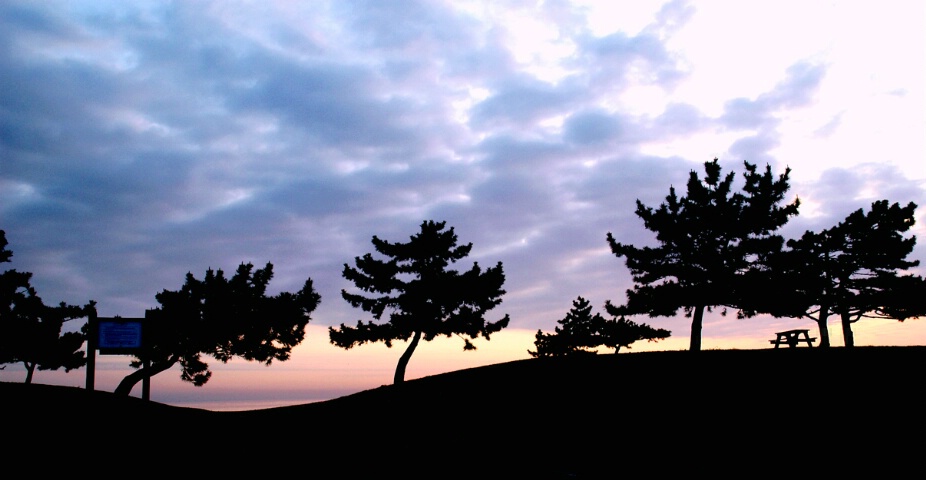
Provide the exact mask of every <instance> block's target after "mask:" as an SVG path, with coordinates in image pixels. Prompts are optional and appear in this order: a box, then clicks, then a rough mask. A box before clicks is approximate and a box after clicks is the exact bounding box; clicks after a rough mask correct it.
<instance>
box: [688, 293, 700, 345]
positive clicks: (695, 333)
mask: <svg viewBox="0 0 926 480" xmlns="http://www.w3.org/2000/svg"><path fill="white" fill-rule="evenodd" d="M703 323H704V305H698V306H697V307H695V309H694V313H693V314H692V315H691V344H690V345H689V346H688V350H690V351H692V352H698V351H700V350H701V325H702V324H703Z"/></svg>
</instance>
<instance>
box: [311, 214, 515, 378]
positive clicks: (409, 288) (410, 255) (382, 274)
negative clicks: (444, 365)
mask: <svg viewBox="0 0 926 480" xmlns="http://www.w3.org/2000/svg"><path fill="white" fill-rule="evenodd" d="M445 225H446V222H434V221H426V222H423V223H422V224H421V231H420V232H419V233H417V234H416V235H412V236H411V238H410V241H409V242H407V243H390V242H388V241H385V240H382V239H380V238H378V237H377V236H375V235H374V236H373V240H372V242H373V247H374V248H375V249H376V252H377V253H379V254H380V255H382V256H383V257H385V259H377V258H374V257H373V254H371V253H367V254H365V255H364V256H363V257H355V258H354V264H355V266H356V267H350V266H348V265H347V264H344V271H343V276H344V278H345V279H347V280H349V281H350V282H352V283H353V284H354V285H355V286H356V287H357V289H359V290H361V291H363V292H366V293H368V294H369V295H364V294H362V293H350V292H348V291H347V290H341V296H342V297H343V298H344V300H346V301H347V302H348V303H350V304H351V306H353V307H354V308H360V309H362V310H363V311H364V312H368V313H370V314H371V315H372V316H373V318H374V319H375V320H377V321H380V320H382V319H383V315H387V318H388V320H387V321H386V322H385V323H375V322H373V321H368V322H364V321H362V320H358V321H357V326H356V327H350V326H346V325H344V324H341V326H340V328H334V327H329V330H328V332H329V338H330V340H331V343H332V344H334V345H337V346H338V347H341V348H344V349H350V348H352V347H354V346H355V345H362V344H364V343H367V342H383V343H385V344H386V346H387V347H390V348H391V347H392V342H393V341H396V340H402V341H408V340H409V338H410V339H411V342H409V344H408V346H407V347H406V349H405V352H404V353H403V354H402V356H401V357H399V363H398V365H397V366H396V370H395V377H394V380H393V382H394V383H395V384H400V383H402V382H404V381H405V370H406V367H407V366H408V361H409V359H410V358H411V356H412V354H413V353H414V352H415V348H417V346H418V343H419V342H420V341H421V339H424V340H425V341H431V340H433V339H434V338H435V337H437V336H439V335H444V336H447V337H450V336H453V335H457V336H459V337H461V338H463V349H464V350H475V349H476V347H475V345H473V343H472V342H471V341H470V339H476V338H477V337H479V336H480V335H481V336H483V337H485V338H486V340H489V337H490V335H491V334H492V333H495V332H498V331H499V330H501V329H502V328H504V327H506V326H508V322H509V318H508V315H505V316H504V318H502V319H500V320H498V321H495V322H487V321H486V320H485V315H486V313H487V312H488V311H489V310H491V309H493V308H495V307H496V306H498V305H499V304H500V303H501V301H502V300H501V297H502V295H504V293H505V291H504V290H503V289H502V285H503V284H504V282H505V274H504V272H503V270H502V263H501V262H498V264H497V265H496V266H495V267H491V268H488V269H486V270H483V269H482V268H481V267H480V266H479V264H478V263H475V262H474V263H473V266H472V268H470V269H469V270H468V271H465V272H463V273H460V272H458V271H457V270H453V269H449V268H448V267H450V265H451V264H452V263H455V262H458V261H460V260H462V259H464V258H466V257H467V256H468V255H469V253H470V250H472V247H473V244H472V243H468V244H466V245H459V246H458V245H457V235H456V234H455V233H454V231H453V227H450V228H449V229H446V230H445V229H444V227H445ZM387 312H388V313H387ZM464 335H465V336H466V337H469V338H465V337H463V336H464Z"/></svg>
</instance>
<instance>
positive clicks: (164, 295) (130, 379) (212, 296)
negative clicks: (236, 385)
mask: <svg viewBox="0 0 926 480" xmlns="http://www.w3.org/2000/svg"><path fill="white" fill-rule="evenodd" d="M272 278H273V265H272V264H271V263H269V262H268V263H267V265H266V266H265V267H264V268H258V269H256V270H254V266H253V265H252V264H250V263H247V264H244V263H242V264H241V265H239V266H238V270H237V271H236V272H235V274H234V275H233V276H232V277H231V278H227V277H226V276H225V273H224V272H223V271H222V270H221V269H219V270H217V271H213V270H212V269H208V270H207V271H206V275H205V277H203V279H202V280H200V279H197V278H196V277H194V276H193V274H192V273H187V275H186V281H185V282H184V284H183V286H182V287H181V288H180V289H179V290H164V291H162V292H160V293H158V294H156V295H155V298H156V299H157V301H158V303H160V307H158V308H156V309H153V310H150V311H149V314H148V315H146V323H145V326H144V333H143V334H144V337H145V343H146V346H147V356H148V361H149V363H150V366H148V367H145V366H144V363H143V361H142V359H141V358H139V357H136V358H135V359H134V360H133V361H132V362H131V364H130V365H131V366H132V367H133V368H135V369H137V370H136V371H135V372H132V373H130V374H129V375H128V376H126V377H125V378H124V379H123V380H122V381H121V382H120V383H119V385H118V386H117V387H116V390H115V393H118V394H123V395H128V394H129V393H130V392H131V391H132V388H133V387H134V386H135V385H136V384H137V383H138V382H139V381H141V380H143V379H145V378H151V377H153V376H154V375H157V374H159V373H161V372H164V371H166V370H168V369H170V368H171V367H173V366H174V365H178V364H179V365H180V367H181V371H180V379H181V380H183V381H185V382H190V383H192V384H193V385H195V386H197V387H200V386H203V385H205V384H206V382H208V381H209V378H210V377H211V376H212V372H211V371H210V370H209V365H208V364H207V363H206V362H205V361H204V360H203V357H204V356H210V357H212V358H215V359H216V360H219V361H221V362H222V363H227V362H228V361H229V360H231V359H232V358H234V357H240V358H243V359H245V360H247V361H257V362H261V363H263V364H265V365H270V364H271V363H272V362H273V361H274V360H278V361H281V362H282V361H286V360H288V359H289V356H290V352H291V351H292V348H293V347H295V346H296V345H299V344H300V343H302V341H303V340H304V339H305V327H306V325H308V323H309V322H310V321H311V316H310V314H311V313H312V312H313V311H315V308H316V307H318V304H319V303H320V302H321V296H320V295H319V294H318V293H316V292H315V289H314V287H313V284H312V279H311V278H309V279H307V280H306V281H305V283H304V284H303V287H302V289H301V290H299V291H298V292H296V293H290V292H282V293H279V294H277V295H268V294H267V286H268V285H269V283H270V280H271V279H272Z"/></svg>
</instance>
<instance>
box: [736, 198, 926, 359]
mask: <svg viewBox="0 0 926 480" xmlns="http://www.w3.org/2000/svg"><path fill="white" fill-rule="evenodd" d="M915 209H916V205H915V204H914V203H912V202H911V203H909V204H907V205H906V206H903V207H902V206H901V205H900V204H898V203H894V204H889V202H888V201H887V200H879V201H876V202H873V203H872V204H871V209H870V210H869V211H868V212H867V213H866V212H865V211H864V210H863V209H858V210H856V211H854V212H852V213H851V214H849V215H848V216H847V217H846V218H845V220H843V221H842V222H840V223H839V224H837V225H836V226H834V227H832V228H829V229H825V230H823V231H821V232H819V233H816V232H812V231H806V232H804V234H803V235H802V236H801V237H800V238H797V239H792V240H788V242H787V249H785V250H783V251H782V252H780V253H779V254H777V255H774V256H773V257H772V260H771V264H772V265H773V267H772V268H771V269H770V271H769V272H767V275H766V276H763V277H761V278H759V277H757V278H756V279H754V280H750V282H749V283H753V284H755V285H757V286H758V285H760V282H761V286H759V288H760V289H761V290H762V291H761V292H757V295H756V297H759V296H761V297H762V299H759V298H755V299H753V300H752V301H751V303H752V305H754V306H756V308H757V309H758V310H759V311H761V312H764V313H770V314H772V315H774V316H777V317H784V316H787V317H793V318H808V319H811V320H813V321H814V322H816V324H817V327H818V329H819V332H820V334H819V336H820V346H821V347H828V346H830V336H829V328H828V323H829V318H830V316H832V315H836V316H837V317H838V318H839V319H840V321H841V324H842V330H843V340H844V342H845V346H846V347H852V346H854V345H855V338H854V334H853V333H852V324H853V323H855V322H857V321H859V320H860V319H862V318H882V319H893V320H899V321H904V320H906V319H908V318H916V317H920V316H924V315H926V303H924V302H926V300H924V299H926V280H924V279H923V278H922V277H920V276H917V275H913V274H910V273H906V271H907V269H909V268H912V267H915V266H917V265H919V261H918V260H908V259H907V257H908V256H909V255H910V253H911V252H912V251H913V247H914V245H915V244H916V237H914V236H911V237H904V233H905V232H907V231H908V230H909V229H910V228H911V227H912V226H913V224H914V212H915Z"/></svg>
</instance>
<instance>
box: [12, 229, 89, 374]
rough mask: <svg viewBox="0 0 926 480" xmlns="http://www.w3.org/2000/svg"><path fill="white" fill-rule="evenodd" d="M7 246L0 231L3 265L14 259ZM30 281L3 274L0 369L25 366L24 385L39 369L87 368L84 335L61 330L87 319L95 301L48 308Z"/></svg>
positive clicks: (19, 275) (22, 274)
mask: <svg viewBox="0 0 926 480" xmlns="http://www.w3.org/2000/svg"><path fill="white" fill-rule="evenodd" d="M7 245H8V243H7V240H6V232H5V231H3V230H0V263H5V262H9V261H10V258H11V257H12V256H13V252H11V251H10V250H8V249H7V248H6V246H7ZM31 278H32V273H29V272H18V271H16V270H7V271H5V272H3V273H0V365H6V364H12V363H22V364H23V366H25V368H26V380H25V383H32V380H33V377H34V375H35V370H36V369H38V370H58V369H61V368H63V369H64V370H65V371H71V370H73V369H77V368H81V367H83V366H84V365H86V363H87V358H86V354H85V352H84V351H83V350H81V348H82V347H83V344H84V339H85V335H84V334H83V333H82V332H81V331H68V332H62V330H63V328H64V324H65V322H67V321H69V320H75V319H79V318H85V317H88V316H89V315H90V313H91V311H92V309H93V308H94V303H93V302H92V301H91V302H89V303H88V304H87V305H84V306H76V305H68V304H66V303H64V302H61V303H60V304H58V305H56V306H51V305H45V303H44V302H43V301H42V298H41V297H39V295H38V294H37V293H36V290H35V288H33V287H32V285H31V284H30V280H31ZM0 368H2V367H0Z"/></svg>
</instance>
